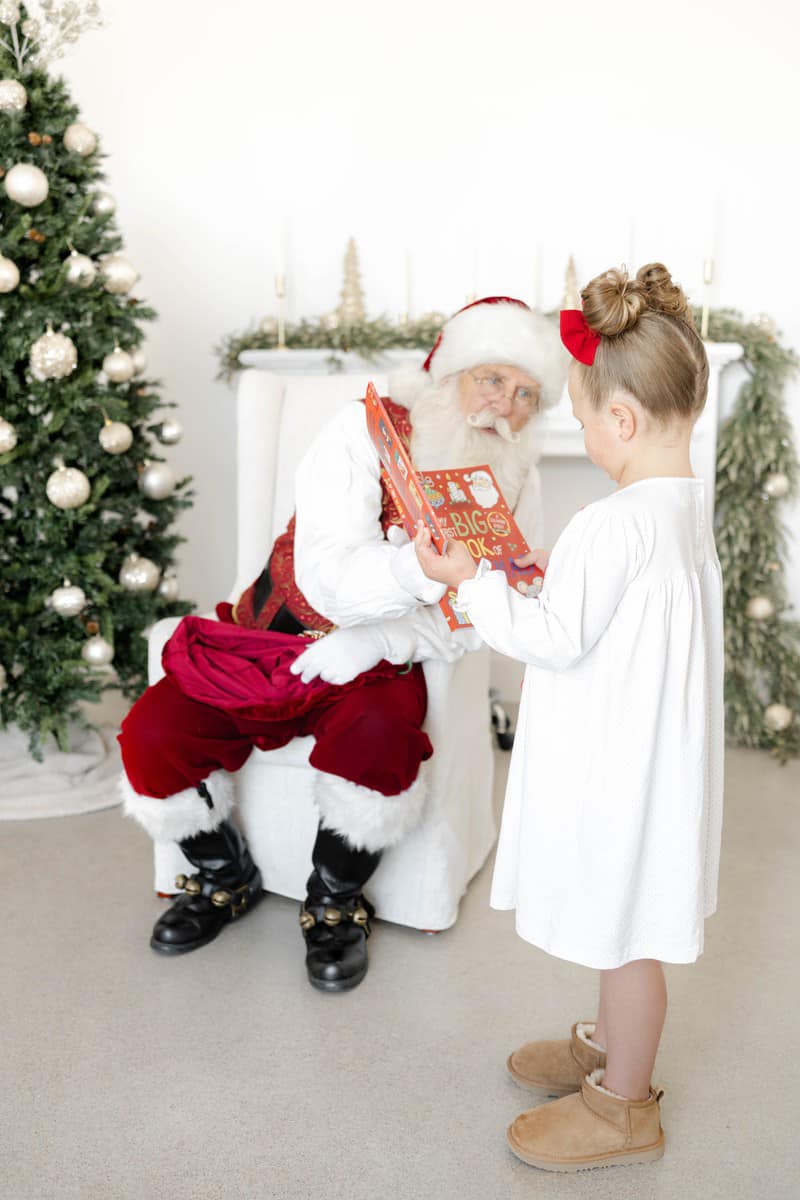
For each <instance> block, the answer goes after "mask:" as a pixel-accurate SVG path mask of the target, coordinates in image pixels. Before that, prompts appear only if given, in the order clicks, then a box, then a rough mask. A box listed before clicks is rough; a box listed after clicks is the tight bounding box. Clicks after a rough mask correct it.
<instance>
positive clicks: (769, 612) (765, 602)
mask: <svg viewBox="0 0 800 1200" xmlns="http://www.w3.org/2000/svg"><path fill="white" fill-rule="evenodd" d="M746 613H747V616H748V617H750V619H751V621H768V620H769V619H770V617H772V616H774V614H775V605H774V604H773V603H772V601H771V600H770V598H769V596H752V597H751V598H750V599H749V600H748V602H747V609H746Z"/></svg>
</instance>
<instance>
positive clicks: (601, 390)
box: [575, 263, 708, 424]
mask: <svg viewBox="0 0 800 1200" xmlns="http://www.w3.org/2000/svg"><path fill="white" fill-rule="evenodd" d="M581 299H582V300H583V315H584V317H585V318H586V323H587V324H588V325H589V327H590V329H593V330H594V331H595V333H599V334H600V344H599V345H598V347H597V351H596V354H595V359H594V363H593V364H592V366H585V365H584V364H582V363H576V364H575V369H576V370H578V371H579V372H580V380H581V384H582V385H583V388H584V390H585V392H586V394H587V395H588V397H589V399H590V401H591V403H592V404H593V405H594V406H595V408H599V407H600V405H601V404H602V403H603V401H604V400H605V399H606V398H607V397H608V396H610V395H611V394H612V393H613V392H615V391H620V390H621V391H626V392H629V393H630V394H631V395H633V396H635V397H636V399H637V400H638V401H639V403H640V404H641V405H642V408H644V409H645V411H646V412H648V413H650V414H651V415H652V416H654V417H655V418H656V419H657V420H658V421H661V422H662V423H664V424H666V423H668V422H669V421H671V420H672V419H673V418H675V417H679V418H689V417H697V416H699V414H700V413H701V412H702V410H703V405H704V404H705V402H706V392H707V390H708V359H707V358H706V352H705V347H704V346H703V343H702V342H701V340H700V338H699V336H698V334H697V330H696V329H695V327H694V321H693V319H692V312H691V309H690V308H689V303H688V301H687V299H686V296H685V295H684V293H683V289H682V288H681V287H679V286H678V284H676V283H673V282H672V277H671V276H670V273H669V271H668V270H667V268H666V267H665V266H664V265H663V263H648V265H647V266H646V267H642V268H641V269H640V270H639V271H637V272H636V278H635V279H631V278H630V277H629V276H628V273H627V271H625V270H624V269H622V270H616V269H612V270H610V271H605V272H603V274H602V275H598V276H597V277H596V278H595V279H592V280H591V282H590V283H587V285H586V287H585V288H584V289H583V291H582V292H581Z"/></svg>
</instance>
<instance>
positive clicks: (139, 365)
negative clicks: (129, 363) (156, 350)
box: [129, 346, 147, 375]
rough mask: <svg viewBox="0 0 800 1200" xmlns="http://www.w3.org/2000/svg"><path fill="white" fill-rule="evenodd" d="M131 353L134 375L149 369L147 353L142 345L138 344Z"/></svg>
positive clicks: (141, 373)
mask: <svg viewBox="0 0 800 1200" xmlns="http://www.w3.org/2000/svg"><path fill="white" fill-rule="evenodd" d="M129 353H130V356H131V358H132V360H133V373H134V375H143V374H144V372H145V371H146V370H147V355H146V354H145V352H144V350H142V348H141V347H140V346H137V347H136V349H135V350H131V351H129Z"/></svg>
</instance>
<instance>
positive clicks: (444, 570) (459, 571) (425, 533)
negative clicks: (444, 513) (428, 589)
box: [414, 521, 477, 588]
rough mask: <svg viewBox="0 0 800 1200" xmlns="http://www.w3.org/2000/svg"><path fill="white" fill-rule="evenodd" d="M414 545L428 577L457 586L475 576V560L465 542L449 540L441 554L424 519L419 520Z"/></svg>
mask: <svg viewBox="0 0 800 1200" xmlns="http://www.w3.org/2000/svg"><path fill="white" fill-rule="evenodd" d="M414 546H415V548H416V551H417V559H418V560H419V565H420V566H421V567H422V570H423V571H424V572H425V574H426V575H427V576H428V579H435V580H436V582H437V583H446V584H447V586H448V587H452V588H457V587H458V585H459V584H460V583H463V582H464V580H465V579H472V578H474V576H475V572H476V570H477V568H476V566H475V560H474V559H473V557H472V555H471V554H470V552H469V550H468V549H467V547H466V546H465V545H464V544H463V542H456V541H453V540H450V541H447V542H446V543H445V548H444V554H440V553H439V551H438V550H437V549H436V547H435V546H434V544H433V541H432V539H431V535H430V530H429V529H428V528H427V526H425V525H424V524H423V522H422V521H418V522H417V533H416V536H415V538H414Z"/></svg>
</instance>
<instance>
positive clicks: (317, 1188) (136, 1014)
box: [0, 751, 800, 1200]
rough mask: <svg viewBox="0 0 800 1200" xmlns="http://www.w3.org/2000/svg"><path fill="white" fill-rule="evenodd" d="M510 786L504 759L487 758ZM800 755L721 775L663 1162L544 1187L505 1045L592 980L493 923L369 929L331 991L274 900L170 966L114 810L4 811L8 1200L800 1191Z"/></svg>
mask: <svg viewBox="0 0 800 1200" xmlns="http://www.w3.org/2000/svg"><path fill="white" fill-rule="evenodd" d="M499 763H500V766H501V778H500V780H499V781H498V797H499V796H500V794H501V790H500V789H501V787H502V782H503V780H502V775H503V772H504V769H505V764H506V759H505V758H504V757H503V756H499ZM799 784H800V764H798V763H795V764H793V765H791V766H790V767H788V768H784V769H781V768H779V767H778V766H776V765H775V764H773V763H772V762H771V761H770V760H769V759H768V758H766V757H765V756H763V755H760V754H755V753H750V752H741V751H736V752H732V753H730V754H729V758H728V798H727V817H726V822H727V823H726V828H725V846H724V857H723V868H722V880H721V900H720V912H719V913H718V914H717V915H716V916H715V917H714V918H713V919H712V920H711V921H710V922H709V924H708V926H707V946H706V953H705V955H704V957H703V958H702V959H701V961H700V962H699V963H698V964H697V965H696V966H693V967H673V968H670V969H669V973H668V981H669V987H670V1004H671V1007H670V1014H669V1017H668V1021H667V1029H666V1032H665V1036H664V1041H663V1043H662V1050H661V1054H660V1057H659V1062H658V1065H657V1079H658V1081H659V1082H660V1083H661V1085H662V1086H663V1087H664V1088H665V1089H666V1094H665V1096H664V1099H663V1101H662V1119H663V1123H664V1127H665V1130H666V1134H667V1153H666V1156H665V1158H664V1159H663V1160H662V1161H661V1162H660V1163H656V1164H654V1165H652V1166H641V1167H626V1168H613V1169H609V1170H606V1171H595V1172H589V1173H584V1174H580V1175H571V1176H556V1175H548V1174H544V1173H540V1172H537V1171H535V1170H534V1169H532V1168H529V1167H526V1166H524V1165H523V1164H522V1163H520V1162H518V1161H517V1160H516V1159H515V1158H513V1157H512V1155H511V1154H510V1152H509V1151H508V1150H507V1149H506V1144H505V1137H504V1131H505V1127H506V1125H507V1124H508V1122H509V1121H510V1120H511V1119H512V1118H513V1117H514V1116H515V1115H516V1113H517V1112H519V1111H521V1110H522V1109H524V1108H527V1107H529V1105H530V1103H531V1101H530V1099H529V1098H528V1097H527V1095H526V1093H523V1092H520V1091H518V1090H517V1088H515V1087H514V1085H513V1084H512V1083H511V1082H510V1080H508V1079H507V1078H506V1076H505V1072H504V1062H505V1058H506V1056H507V1054H508V1052H509V1050H510V1049H511V1048H512V1047H513V1046H514V1045H515V1044H517V1043H519V1042H521V1041H524V1040H527V1039H529V1038H531V1037H535V1036H549V1037H552V1036H560V1035H562V1034H566V1032H567V1030H568V1028H569V1025H570V1023H571V1022H572V1021H573V1020H575V1019H576V1018H581V1017H590V1016H591V1015H592V1013H593V1008H594V998H595V979H594V977H593V974H592V972H590V971H588V970H585V969H583V968H580V967H574V966H570V965H567V964H565V963H561V962H558V961H556V960H555V959H552V958H548V956H547V955H545V954H543V953H541V952H539V951H536V950H533V949H531V948H530V947H528V946H526V945H525V944H524V943H522V942H521V941H520V940H519V939H518V938H517V937H516V936H515V934H514V931H513V924H512V921H513V918H512V915H511V914H508V913H495V912H492V911H491V910H490V909H489V907H488V902H487V894H488V885H489V875H490V870H489V867H488V866H487V868H485V869H484V870H483V872H482V873H481V875H480V876H479V877H478V879H477V880H476V881H475V882H474V884H473V886H472V888H471V889H470V892H469V894H468V896H467V897H466V899H465V901H464V903H463V907H462V912H461V918H460V921H459V923H458V925H457V926H456V927H455V928H454V929H452V930H450V931H448V932H447V933H445V934H440V935H438V936H437V937H425V936H424V935H422V934H419V933H416V932H413V931H411V930H407V929H403V928H399V927H395V926H389V925H383V924H380V923H379V924H378V927H377V930H376V933H375V935H374V937H373V939H372V942H371V957H372V970H371V971H370V974H369V975H368V977H367V979H366V981H365V982H364V984H363V985H362V986H361V987H359V988H357V989H356V990H355V991H354V992H352V993H350V994H348V995H344V996H338V997H336V996H333V997H331V996H326V995H320V994H318V993H317V992H314V991H312V990H311V989H310V988H309V987H308V986H307V984H306V982H305V978H304V971H303V955H302V945H301V940H300V935H299V931H298V927H297V906H296V904H295V903H293V902H290V901H287V900H283V899H280V898H277V897H274V896H270V897H268V898H267V899H266V900H265V901H264V903H263V904H261V905H260V906H259V908H258V909H257V910H256V911H255V912H254V913H253V914H252V915H251V916H248V918H247V919H246V920H245V921H243V922H242V923H241V924H239V925H236V926H233V927H231V928H230V929H227V930H226V931H224V933H223V935H222V936H221V937H220V939H219V940H218V941H216V942H214V943H213V944H211V945H209V946H207V947H205V948H204V949H202V950H200V951H198V952H197V953H195V954H192V955H188V956H186V957H185V958H182V959H176V960H170V959H163V958H160V957H158V956H157V955H156V954H154V953H153V952H152V951H151V950H150V949H149V948H148V945H147V939H148V935H149V929H150V926H151V924H152V922H153V921H154V919H155V918H156V916H157V914H158V913H159V911H160V907H161V904H162V902H160V901H158V900H157V899H156V898H155V897H154V896H153V895H152V893H151V892H150V871H151V863H150V853H149V846H148V843H147V841H146V839H145V837H144V835H143V834H141V833H140V832H139V831H138V830H137V829H136V828H135V827H134V826H133V825H131V824H130V823H127V822H124V821H123V820H122V819H121V817H120V816H119V814H118V812H117V811H114V810H110V811H106V812H100V813H94V814H91V815H88V816H81V817H73V818H62V819H60V820H51V821H47V820H42V821H30V822H12V823H7V824H5V825H4V826H3V827H2V829H0V839H2V858H3V870H2V879H3V910H4V921H3V950H2V965H3V972H2V984H0V987H1V988H2V1013H3V1017H2V1022H1V1024H2V1037H3V1042H4V1045H3V1046H2V1058H1V1059H0V1063H1V1064H2V1067H1V1069H2V1075H3V1082H2V1085H0V1093H1V1097H2V1098H1V1101H0V1196H2V1198H3V1200H6V1198H8V1200H73V1198H76V1200H77V1198H80V1200H129V1198H130V1200H162V1198H163V1200H167V1198H174V1200H260V1198H262V1197H264V1198H266V1197H270V1198H271V1197H279V1198H280V1200H305V1198H306V1197H309V1198H311V1197H313V1198H314V1200H317V1198H320V1200H362V1198H363V1200H367V1198H369V1200H374V1198H380V1197H387V1198H391V1200H406V1198H408V1200H412V1198H413V1200H419V1198H424V1200H450V1198H453V1200H455V1198H456V1197H458V1198H459V1200H462V1198H463V1200H471V1198H473V1197H474V1198H476V1200H478V1198H479V1200H494V1198H495V1197H502V1198H503V1200H514V1198H516V1197H525V1198H526V1200H528V1198H530V1197H532V1196H543V1197H548V1198H549V1197H559V1198H560V1197H576V1196H591V1197H592V1198H593V1200H604V1198H606V1197H612V1196H613V1197H614V1200H626V1198H628V1197H630V1198H635V1200H650V1198H653V1200H656V1198H658V1200H660V1198H662V1197H663V1198H664V1200H666V1198H669V1200H675V1198H676V1197H679V1198H680V1200H695V1198H697V1200H700V1198H702V1200H717V1198H720V1200H722V1198H723V1197H724V1198H725V1200H738V1198H740V1197H741V1198H746V1200H751V1198H752V1200H755V1198H756V1197H758V1198H759V1200H760V1198H761V1197H768V1198H769V1200H783V1198H786V1200H789V1198H791V1200H797V1197H798V1196H800V1172H799V1171H798V1168H800V1151H799V1150H798V1135H797V1125H798V1119H800V1102H798V1093H799V1089H798V1083H797V1074H798V1058H800V1054H799V1051H800V1035H799V1034H798V1028H800V1022H798V1019H797V1014H796V996H797V993H798V985H799V984H800V972H799V971H798V960H797V950H798V943H797V913H798V911H800V872H799V871H798V868H797V864H798V840H799V839H798V829H799V828H800V786H798V785H799Z"/></svg>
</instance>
